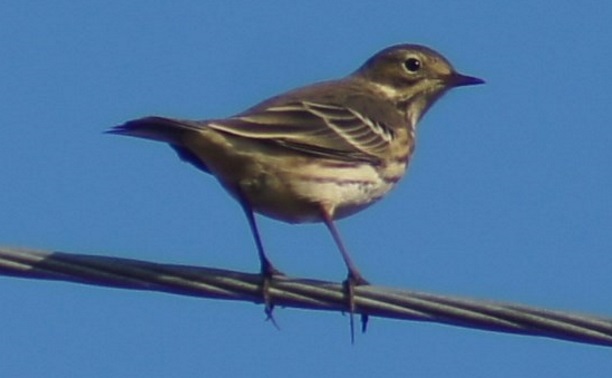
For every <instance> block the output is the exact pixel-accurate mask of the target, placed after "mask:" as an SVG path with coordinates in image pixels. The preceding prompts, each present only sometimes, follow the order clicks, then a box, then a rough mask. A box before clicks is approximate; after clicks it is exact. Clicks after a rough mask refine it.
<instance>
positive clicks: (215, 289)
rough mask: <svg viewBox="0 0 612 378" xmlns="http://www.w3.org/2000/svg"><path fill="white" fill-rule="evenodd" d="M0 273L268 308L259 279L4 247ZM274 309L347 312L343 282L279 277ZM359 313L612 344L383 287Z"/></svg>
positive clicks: (611, 329)
mask: <svg viewBox="0 0 612 378" xmlns="http://www.w3.org/2000/svg"><path fill="white" fill-rule="evenodd" d="M0 275H6V276H15V277H22V278H35V279H47V280H61V281H70V282H78V283H83V284H89V285H98V286H108V287H116V288H124V289H133V290H149V291H160V292H166V293H172V294H179V295H190V296H196V297H203V298H215V299H226V300H242V301H249V302H255V303H263V298H262V290H261V276H260V275H259V274H249V273H241V272H234V271H228V270H221V269H213V268H204V267H193V266H184V265H171V264H159V263H152V262H146V261H139V260H131V259H123V258H117V257H107V256H93V255H82V254H72V253H63V252H48V251H35V250H31V249H16V248H7V247H0ZM269 295H270V298H271V300H272V302H273V303H274V304H275V305H277V306H283V307H297V308H306V309H314V310H328V311H346V306H347V301H346V296H345V290H344V288H343V286H342V285H341V284H339V283H332V282H325V281H318V280H308V279H297V278H291V277H286V276H282V277H278V278H276V277H275V278H274V279H273V280H272V281H271V283H270V290H269ZM354 300H355V313H358V314H362V315H369V316H378V317H386V318H396V319H406V320H417V321H428V322H437V323H444V324H450V325H455V326H461V327H469V328H477V329H483V330H489V331H496V332H506V333H515V334H524V335H534V336H545V337H551V338H556V339H562V340H569V341H575V342H581V343H588V344H596V345H604V346H612V318H603V317H595V316H589V315H582V314H575V313H568V312H561V311H553V310H546V309H541V308H535V307H529V306H523V305H518V304H512V303H501V302H491V301H482V300H475V299H467V298H458V297H454V296H452V297H451V296H443V295H436V294H429V293H422V292H415V291H408V290H396V289H390V288H384V287H379V286H357V287H355V297H354Z"/></svg>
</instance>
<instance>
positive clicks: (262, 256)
mask: <svg viewBox="0 0 612 378" xmlns="http://www.w3.org/2000/svg"><path fill="white" fill-rule="evenodd" d="M238 199H239V202H240V205H242V209H243V210H244V214H245V215H246V217H247V220H248V222H249V227H250V228H251V233H252V234H253V239H255V245H256V246H257V254H258V256H259V263H260V264H261V267H260V272H261V277H262V282H261V292H262V297H263V300H264V306H265V310H264V311H265V313H266V316H267V319H269V320H270V321H272V324H274V326H275V327H276V328H278V325H277V324H276V321H275V320H274V316H273V315H272V312H273V310H274V304H273V303H272V298H270V281H271V280H272V277H273V276H275V275H276V276H278V275H281V276H282V275H283V273H282V272H281V271H280V270H278V269H276V268H275V267H274V265H272V263H271V262H270V259H268V256H266V252H265V251H264V247H263V243H262V242H261V236H260V235H259V229H258V228H257V222H256V221H255V214H254V213H253V209H252V208H251V205H250V204H249V202H248V200H247V199H246V198H245V196H244V195H243V194H242V193H241V192H240V191H238Z"/></svg>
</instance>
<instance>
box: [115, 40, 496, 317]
mask: <svg viewBox="0 0 612 378" xmlns="http://www.w3.org/2000/svg"><path fill="white" fill-rule="evenodd" d="M483 82H484V81H483V80H481V79H478V78H475V77H470V76H465V75H461V74H459V73H457V72H456V71H455V70H454V69H453V67H452V65H451V64H450V63H449V62H448V61H447V60H446V59H445V58H444V57H443V56H441V55H440V54H438V53H437V52H435V51H433V50H431V49H429V48H427V47H424V46H419V45H409V44H402V45H396V46H391V47H389V48H386V49H384V50H382V51H380V52H378V53H377V54H376V55H374V56H373V57H371V58H370V59H369V60H367V61H366V62H365V64H363V65H362V66H361V67H360V68H359V69H358V70H357V71H355V72H354V73H352V74H350V75H349V76H347V77H345V78H342V79H340V80H332V81H326V82H322V83H317V84H313V85H309V86H306V87H303V88H299V89H295V90H293V91H290V92H287V93H284V94H281V95H279V96H275V97H272V98H270V99H268V100H265V101H263V102H261V103H260V104H258V105H256V106H254V107H252V108H250V109H248V110H246V111H244V112H242V113H239V114H237V115H235V116H232V117H229V118H224V119H209V120H203V121H191V120H183V119H171V118H165V117H145V118H141V119H136V120H133V121H129V122H127V123H125V124H123V125H121V126H117V127H115V128H113V129H111V130H110V131H109V132H110V133H113V134H121V135H129V136H134V137H140V138H147V139H153V140H157V141H162V142H166V143H168V144H170V146H171V147H172V148H174V150H175V151H176V152H177V153H178V155H179V156H180V158H181V159H183V160H185V161H187V162H190V163H192V164H193V165H195V166H196V167H197V168H199V169H201V170H203V171H204V172H207V173H210V174H212V175H213V176H215V177H216V178H217V180H219V182H220V183H221V184H222V185H223V187H224V188H225V189H226V190H227V191H228V192H229V193H230V194H231V195H232V196H233V197H234V198H235V199H236V200H237V201H238V202H239V203H240V204H241V205H242V208H243V209H244V212H245V214H246V217H247V219H248V221H249V225H250V227H251V231H252V233H253V237H254V239H255V243H256V245H257V251H258V253H259V259H260V262H261V272H262V275H263V277H264V281H263V282H264V283H263V292H264V298H265V300H266V305H267V309H271V304H270V302H269V298H268V297H267V296H268V293H267V286H268V285H269V280H270V279H271V278H272V277H273V275H275V274H280V272H279V271H278V270H277V269H276V268H275V267H274V266H273V265H272V263H271V262H270V260H269V259H268V257H267V256H266V253H265V251H264V248H263V245H262V242H261V238H260V235H259V232H258V230H257V224H256V221H255V217H254V214H253V212H257V213H260V214H263V215H266V216H268V217H271V218H274V219H278V220H282V221H285V222H289V223H303V222H323V223H325V225H326V226H327V228H328V229H329V231H330V232H331V234H332V237H333V238H334V241H335V243H336V244H337V246H338V248H339V250H340V253H341V254H342V258H343V259H344V262H345V264H346V266H347V268H348V280H347V281H346V282H347V285H346V287H347V292H348V293H347V294H348V298H349V305H350V310H351V311H352V310H353V307H354V304H353V297H352V293H353V287H354V285H361V284H367V283H368V282H367V281H366V280H365V279H364V277H363V276H362V275H361V273H360V272H359V270H358V269H357V267H356V265H355V264H354V263H353V261H352V260H351V258H350V256H349V253H348V252H347V249H346V248H345V246H344V244H343V242H342V240H341V238H340V234H339V233H338V230H337V229H336V227H335V225H334V220H336V219H340V218H343V217H346V216H349V215H351V214H354V213H356V212H358V211H361V210H363V209H364V208H366V207H368V206H370V205H371V204H373V203H374V202H376V201H378V200H379V199H381V198H382V197H383V196H384V195H385V194H387V193H388V192H389V191H390V190H391V189H392V188H393V187H394V186H395V185H396V184H397V182H398V181H399V180H400V179H401V178H402V176H403V175H404V172H405V171H406V167H407V165H408V162H409V159H410V155H411V154H412V152H413V151H414V143H415V131H416V125H417V122H418V121H419V120H420V119H421V117H422V116H423V115H424V114H425V112H426V111H427V110H428V109H429V108H430V107H431V105H433V104H434V102H435V101H436V100H437V99H439V98H440V97H441V96H442V95H443V94H444V93H445V92H446V91H448V90H449V89H451V88H454V87H459V86H466V85H474V84H481V83H483Z"/></svg>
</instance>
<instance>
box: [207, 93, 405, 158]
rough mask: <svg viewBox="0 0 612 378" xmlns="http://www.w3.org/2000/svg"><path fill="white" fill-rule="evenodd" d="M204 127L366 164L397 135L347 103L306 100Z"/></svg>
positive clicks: (390, 128) (259, 110)
mask: <svg viewBox="0 0 612 378" xmlns="http://www.w3.org/2000/svg"><path fill="white" fill-rule="evenodd" d="M207 126H208V127H211V128H213V129H215V130H218V131H222V132H226V133H228V134H233V135H237V136H241V137H245V138H251V139H256V140H261V141H265V142H271V143H274V144H277V145H280V146H283V147H286V148H289V149H292V150H296V151H300V152H302V153H307V154H312V155H316V156H323V157H330V158H334V159H340V160H360V161H366V162H370V163H378V162H380V160H381V158H383V157H384V156H385V155H386V153H387V152H388V150H389V144H390V143H391V141H392V140H393V139H394V138H395V130H394V129H393V128H392V127H390V126H389V125H387V124H385V123H383V122H380V121H377V120H374V119H372V118H369V117H367V116H365V115H364V114H362V113H360V112H359V111H357V110H355V109H353V108H351V107H348V106H341V105H331V104H324V103H317V102H310V101H294V102H290V103H285V104H280V105H273V106H269V107H264V108H255V109H253V110H251V111H248V112H247V113H243V114H240V115H238V116H235V117H232V118H227V119H222V120H212V121H209V122H207Z"/></svg>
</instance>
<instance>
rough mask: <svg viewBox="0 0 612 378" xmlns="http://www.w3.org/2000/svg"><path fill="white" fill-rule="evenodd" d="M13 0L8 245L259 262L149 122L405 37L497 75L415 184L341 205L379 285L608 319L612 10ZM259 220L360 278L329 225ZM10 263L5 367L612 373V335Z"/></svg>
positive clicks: (6, 163) (2, 234) (438, 141)
mask: <svg viewBox="0 0 612 378" xmlns="http://www.w3.org/2000/svg"><path fill="white" fill-rule="evenodd" d="M221 4H222V3H221V2H219V4H216V5H211V4H206V3H205V2H200V1H172V2H170V1H160V2H155V3H154V2H146V1H132V2H129V3H128V2H119V1H110V2H101V1H100V2H97V1H89V2H78V3H77V2H72V1H54V2H46V3H43V2H34V1H5V2H3V4H2V5H0V51H1V56H2V58H1V59H0V86H1V88H2V90H0V109H1V111H0V125H1V127H2V138H0V177H1V178H2V182H3V185H2V187H1V188H0V209H1V211H2V218H3V219H2V226H1V227H0V244H2V245H11V246H24V247H34V248H41V249H49V250H61V251H66V252H78V253H91V254H106V255H114V256H120V257H129V258H136V259H144V260H152V261H159V262H167V263H179V264H193V265H204V266H214V267H219V268H227V269H235V270H242V271H256V269H257V267H258V265H257V259H256V253H255V249H254V245H253V241H252V240H251V237H250V234H249V230H248V227H247V224H246V220H245V219H244V218H243V215H242V213H241V210H240V208H239V206H238V205H237V204H236V203H235V202H234V201H233V200H232V199H231V198H230V197H229V196H228V195H227V194H226V193H224V192H223V190H222V189H221V188H220V186H219V185H218V184H217V183H216V182H215V181H214V180H213V179H212V178H211V177H209V176H207V175H204V174H201V173H200V172H198V171H197V170H195V169H193V168H192V167H190V166H189V165H187V164H184V163H181V162H180V161H179V160H178V159H177V158H176V156H175V155H174V154H173V152H172V151H171V150H170V149H169V148H167V147H165V146H164V145H162V144H159V143H153V142H147V141H144V140H137V139H132V138H121V137H116V136H110V135H104V134H102V132H103V131H104V130H106V129H107V128H109V127H111V126H113V125H116V124H119V123H122V122H124V121H125V120H128V119H132V118H136V117H139V116H144V115H150V114H159V115H167V116H174V117H183V118H194V119H197V118H202V119H203V118H212V117H223V116H227V115H231V114H233V113H235V112H238V111H241V110H243V109H245V108H246V107H248V106H251V105H253V104H255V103H256V102H258V101H259V100H262V99H264V98H266V97H268V96H271V95H274V94H277V93H279V92H282V91H284V90H287V89H291V88H294V87H297V86H300V85H304V84H307V83H310V82H313V81H318V80H324V79H329V78H335V77H339V76H343V75H345V74H348V73H350V72H352V71H353V70H354V69H355V68H357V67H358V66H359V65H360V64H361V63H362V62H363V61H364V60H365V59H367V58H368V57H369V56H370V55H372V54H373V53H375V52H376V51H378V50H380V49H382V48H384V47H386V46H389V45H392V44H395V43H401V42H412V43H420V44H425V45H428V46H430V47H432V48H434V49H436V50H438V51H440V52H441V53H442V54H444V55H445V56H447V57H448V58H449V59H450V60H451V61H452V62H453V63H454V65H455V66H456V68H457V69H458V70H459V71H461V72H463V73H466V74H470V75H474V76H479V77H482V78H484V79H486V80H487V84H486V85H485V86H479V87H470V88H461V89H457V90H455V91H453V92H452V93H450V94H449V95H448V96H446V97H445V98H444V99H442V100H441V101H440V102H439V103H438V104H437V105H436V106H435V107H434V108H433V109H432V111H431V112H430V113H429V114H427V116H426V117H425V119H424V120H423V122H422V123H421V124H420V128H419V136H418V141H417V149H416V155H415V157H414V159H413V160H412V163H411V164H412V165H411V167H410V169H409V172H408V174H407V177H406V178H405V179H404V180H403V181H402V183H401V184H400V186H399V187H398V188H397V189H396V190H395V191H394V192H393V193H392V194H391V195H390V196H389V197H388V198H386V199H385V200H383V201H382V202H381V203H379V204H377V205H376V206H374V207H372V208H370V209H368V210H366V211H364V212H362V213H360V214H358V215H356V216H354V217H352V218H349V219H346V220H343V221H340V222H339V227H340V229H341V232H342V235H343V236H344V239H345V241H346V243H347V245H348V247H349V249H350V251H351V253H352V255H353V257H354V259H355V260H356V262H357V264H358V265H359V267H360V268H361V270H362V272H363V273H364V275H366V276H367V278H368V279H369V280H370V281H372V282H374V283H376V284H380V285H384V286H392V287H403V288H410V289H415V290H421V291H430V292H434V293H439V294H451V295H461V296H467V297H476V298H485V299H495V300H502V301H515V302H520V303H523V304H530V305H537V306H542V307H548V308H554V309H560V310H572V311H578V312H585V313H594V314H600V315H604V316H605V315H607V316H612V302H611V301H610V295H611V294H612V278H611V276H610V272H611V271H612V254H611V252H612V233H611V230H612V217H611V214H612V191H611V190H610V188H611V187H612V169H610V163H611V162H612V151H611V148H610V146H611V145H612V113H611V112H610V104H611V97H612V96H611V95H610V87H611V86H612V71H611V70H610V66H611V63H612V55H611V52H610V42H611V41H612V26H611V24H610V20H611V19H612V4H609V3H605V2H588V1H586V2H580V3H575V2H569V1H556V2H541V3H539V4H534V3H533V2H527V1H513V2H507V3H505V4H501V3H493V2H485V1H473V2H455V1H443V2H425V1H419V2H410V1H392V2H391V1H390V2H363V1H361V2H360V1H350V2H349V1H335V2H329V1H311V2H303V3H301V4H296V3H295V2H273V1H258V2H248V1H234V2H225V3H223V4H225V5H221ZM260 219H261V229H262V233H263V238H264V242H265V244H266V246H267V249H268V251H269V254H270V256H271V258H272V259H273V261H274V262H275V263H276V264H277V265H278V266H279V267H281V268H282V270H284V271H285V272H286V273H288V274H291V275H295V276H303V277H311V278H320V279H326V280H335V281H339V280H341V279H342V278H343V277H344V275H345V271H344V267H343V265H342V262H341V259H340V256H339V254H338V252H337V251H336V249H335V246H334V245H333V243H332V241H331V238H330V237H329V235H328V234H327V231H326V230H325V228H324V227H323V226H322V225H302V226H292V225H287V224H283V223H279V222H276V221H272V220H267V219H262V218H260ZM276 316H277V321H278V322H279V323H280V326H281V328H282V330H281V331H280V332H279V331H277V330H276V329H275V328H274V327H272V326H271V325H270V324H269V323H266V322H264V321H263V320H264V315H263V309H262V308H261V307H260V306H255V305H253V304H248V303H234V302H224V301H213V300H200V299H194V298H186V297H180V296H172V295H167V294H158V293H142V292H131V291H125V290H117V289H108V288H99V287H88V286H84V285H76V284H68V283H60V282H44V281H29V280H22V279H15V278H3V277H0V325H2V332H1V335H2V336H1V337H0V366H1V367H2V371H3V374H6V376H20V377H38V376H77V375H79V376H88V377H107V376H149V377H158V376H159V377H162V376H163V377H166V376H170V375H172V376H194V375H198V376H210V374H223V376H227V377H232V376H245V375H247V374H248V375H249V376H257V377H258V376H275V375H282V376H293V377H306V376H308V377H310V376H313V375H320V376H349V375H350V376H351V377H370V376H373V375H384V376H399V375H400V374H401V375H410V376H415V377H416V376H419V377H420V376H424V377H448V376H466V377H467V376H469V377H490V376H497V377H505V376H507V377H516V376H521V377H542V376H551V377H553V376H554V377H576V376H588V377H608V376H609V374H610V372H611V371H612V358H610V353H611V352H610V350H609V349H607V348H603V347H594V346H587V345H580V344H575V343H569V342H563V341H556V340H550V339H542V338H532V337H522V336H514V335H503V334H495V333H488V332H483V331H475V330H469V329H459V328H454V327H448V326H442V325H436V324H419V323H411V322H400V321H393V320H385V319H373V320H372V321H371V324H370V327H369V328H370V329H369V332H368V333H367V334H366V335H364V336H361V335H360V336H359V337H358V338H357V343H356V345H354V346H351V345H350V344H349V334H348V321H347V319H346V317H343V316H341V315H340V314H335V313H321V312H312V311H302V310H293V309H279V310H278V311H277V313H276Z"/></svg>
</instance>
